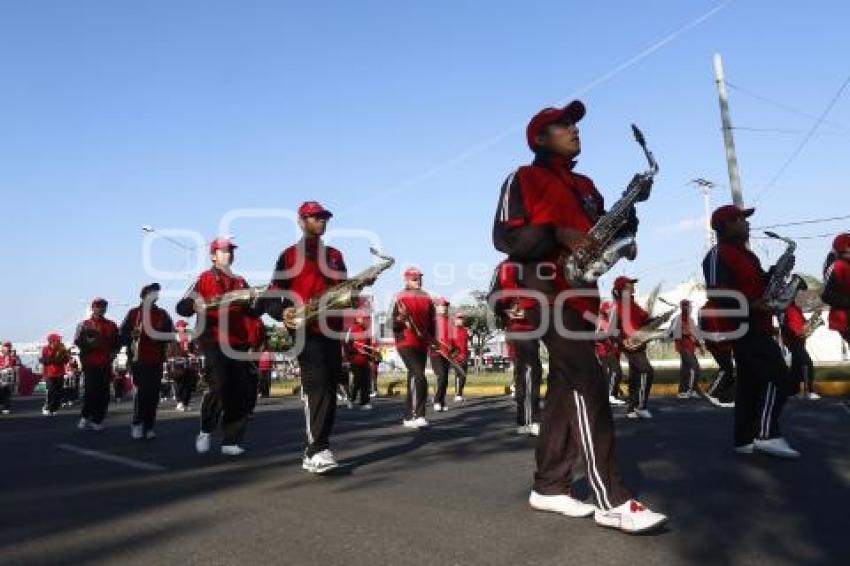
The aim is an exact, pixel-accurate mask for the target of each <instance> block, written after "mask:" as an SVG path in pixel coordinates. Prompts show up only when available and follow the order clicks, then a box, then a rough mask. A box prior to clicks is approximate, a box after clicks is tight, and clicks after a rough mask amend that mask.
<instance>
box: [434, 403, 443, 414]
mask: <svg viewBox="0 0 850 566" xmlns="http://www.w3.org/2000/svg"><path fill="white" fill-rule="evenodd" d="M442 410H443V406H442V405H441V404H439V403H434V412H435V413H439V412H440V411H442Z"/></svg>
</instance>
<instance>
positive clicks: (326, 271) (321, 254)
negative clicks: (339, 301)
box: [266, 238, 347, 334]
mask: <svg viewBox="0 0 850 566" xmlns="http://www.w3.org/2000/svg"><path fill="white" fill-rule="evenodd" d="M346 278H347V272H346V267H345V260H344V259H343V257H342V253H341V252H340V251H339V250H338V249H336V248H333V247H331V246H326V245H324V243H323V242H322V240H321V239H320V238H302V239H301V240H299V241H298V242H297V243H296V244H294V245H292V246H289V247H288V248H286V249H285V250H283V252H282V253H281V254H280V256H279V257H278V260H277V263H276V264H275V273H274V275H273V276H272V281H271V286H270V287H271V289H273V290H275V289H276V290H285V291H289V292H290V293H292V295H293V297H292V298H287V299H284V300H282V301H273V302H272V303H270V304H268V306H267V307H266V310H267V311H268V312H269V314H270V315H271V316H272V317H274V318H276V319H278V320H280V319H281V318H282V316H283V314H282V313H283V309H285V308H287V307H291V306H296V307H297V306H301V305H302V304H304V303H306V302H307V301H309V300H310V299H313V298H315V297H318V296H320V295H321V294H322V293H324V292H325V291H326V290H327V289H328V288H329V287H332V286H334V285H336V284H338V283H340V282H342V281H344V280H345V279H346ZM327 324H328V327H329V328H331V329H334V330H338V331H341V330H342V318H341V317H328V319H327ZM307 332H308V333H310V334H317V333H319V332H320V328H319V325H318V323H316V324H312V325H310V326H309V327H308V328H307Z"/></svg>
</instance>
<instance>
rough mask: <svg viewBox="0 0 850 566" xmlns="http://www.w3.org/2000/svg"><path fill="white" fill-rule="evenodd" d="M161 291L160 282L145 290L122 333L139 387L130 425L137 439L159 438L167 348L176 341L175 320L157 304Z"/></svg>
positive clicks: (132, 436) (132, 371)
mask: <svg viewBox="0 0 850 566" xmlns="http://www.w3.org/2000/svg"><path fill="white" fill-rule="evenodd" d="M159 291H160V285H159V283H151V284H150V285H145V286H144V287H142V290H141V292H140V293H139V298H140V299H141V303H140V304H139V306H137V307H133V308H132V309H130V310H129V311H128V312H127V315H126V316H125V317H124V321H123V322H122V323H121V327H120V330H119V334H120V336H121V343H122V344H124V345H125V346H127V357H128V363H129V365H130V373H131V374H132V376H133V385H135V386H136V393H135V395H134V398H133V420H132V422H131V424H130V437H131V438H132V439H134V440H142V439H147V440H152V439H154V438H156V433H155V432H154V430H153V427H154V424H155V423H156V409H157V407H158V406H159V390H160V385H161V384H162V367H163V363H164V362H165V360H166V357H165V354H166V348H167V347H168V344H169V342H171V341H172V340H173V339H174V323H173V322H172V321H171V317H170V316H169V315H168V313H167V312H166V311H165V310H164V309H161V308H159V307H158V306H157V305H156V301H157V300H159Z"/></svg>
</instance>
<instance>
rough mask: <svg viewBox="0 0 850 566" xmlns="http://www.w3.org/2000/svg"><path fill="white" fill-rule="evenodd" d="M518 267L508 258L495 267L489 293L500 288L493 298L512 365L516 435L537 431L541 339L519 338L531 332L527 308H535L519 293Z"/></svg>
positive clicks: (531, 433) (530, 433) (532, 433)
mask: <svg viewBox="0 0 850 566" xmlns="http://www.w3.org/2000/svg"><path fill="white" fill-rule="evenodd" d="M519 269H520V266H519V265H518V264H516V263H514V262H512V261H510V260H505V261H502V262H501V263H500V264H499V265H498V266H497V267H496V273H495V276H494V278H493V285H492V289H491V293H493V292H497V291H501V292H504V293H505V294H504V297H503V298H501V299H499V300H497V301H495V304H494V305H493V307H494V311H495V312H496V315H497V316H498V323H499V326H501V327H504V330H505V339H506V341H507V345H508V349H509V352H510V353H511V358H512V361H513V365H514V372H513V378H514V400H515V401H516V409H517V414H516V423H517V434H527V435H530V436H538V435H539V434H540V385H541V382H542V380H543V365H542V364H541V363H540V341H539V340H537V339H536V338H519V337H518V334H519V333H524V332H529V333H530V332H531V331H533V330H534V324H532V322H531V321H529V320H528V317H527V315H526V311H527V310H528V311H530V310H531V309H534V308H536V307H537V303H536V302H535V301H534V300H533V299H532V298H530V297H525V296H522V294H520V293H519V290H520V286H519V281H518V276H519V273H518V271H519Z"/></svg>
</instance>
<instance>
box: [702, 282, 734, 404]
mask: <svg viewBox="0 0 850 566" xmlns="http://www.w3.org/2000/svg"><path fill="white" fill-rule="evenodd" d="M717 308H719V307H718V306H717V305H715V304H714V303H713V302H712V301H711V299H710V298H709V300H708V302H706V303H705V304H704V305H703V306H702V307H701V308H700V310H699V315H698V322H699V328H700V332H701V333H702V336H703V339H704V343H705V349H706V350H708V352H709V353H710V354H711V357H712V358H714V361H715V363H717V373H716V374H715V376H714V379H713V380H712V382H711V384H710V385H709V386H708V389H706V392H705V394H706V397H708V400H709V401H710V402H711V403H712V404H713V405H715V406H717V407H726V408H728V407H734V406H735V361H734V358H733V355H732V341H730V340H728V339H727V336H728V334H729V333H730V332H732V331H733V330H735V324H734V323H731V324H730V322H729V321H727V320H725V319H724V318H723V317H721V316H718V314H717V313H716V312H714V311H715V310H716V309H717Z"/></svg>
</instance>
